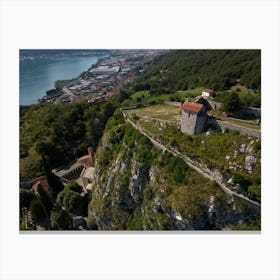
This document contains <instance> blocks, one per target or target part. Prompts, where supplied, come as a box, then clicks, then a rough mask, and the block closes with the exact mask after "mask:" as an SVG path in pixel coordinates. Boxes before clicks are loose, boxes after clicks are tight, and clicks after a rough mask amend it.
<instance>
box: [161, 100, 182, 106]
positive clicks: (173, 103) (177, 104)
mask: <svg viewBox="0 0 280 280" xmlns="http://www.w3.org/2000/svg"><path fill="white" fill-rule="evenodd" d="M164 104H168V105H172V106H177V107H181V105H182V103H181V102H173V101H164Z"/></svg>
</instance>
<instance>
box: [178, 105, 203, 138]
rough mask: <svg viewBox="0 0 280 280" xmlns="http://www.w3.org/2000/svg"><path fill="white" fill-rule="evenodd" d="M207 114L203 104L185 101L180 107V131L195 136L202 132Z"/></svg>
mask: <svg viewBox="0 0 280 280" xmlns="http://www.w3.org/2000/svg"><path fill="white" fill-rule="evenodd" d="M206 119H207V114H206V113H205V109H204V106H203V104H199V103H193V102H188V101H186V102H185V103H184V104H183V105H182V115H181V131H182V132H183V133H186V134H190V135H195V134H199V133H201V132H202V131H203V129H204V125H205V121H206Z"/></svg>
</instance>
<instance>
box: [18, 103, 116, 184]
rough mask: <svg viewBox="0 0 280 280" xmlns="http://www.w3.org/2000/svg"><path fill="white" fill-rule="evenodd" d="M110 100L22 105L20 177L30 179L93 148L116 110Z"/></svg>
mask: <svg viewBox="0 0 280 280" xmlns="http://www.w3.org/2000/svg"><path fill="white" fill-rule="evenodd" d="M113 110H114V108H113V106H112V105H111V104H110V103H109V102H108V101H105V100H104V101H99V102H95V103H94V104H89V103H87V102H77V103H71V104H49V105H42V104H38V105H31V106H21V107H20V178H21V180H31V179H34V178H36V177H38V176H41V175H43V174H44V172H45V170H44V166H43V162H42V157H44V160H45V162H44V164H46V163H48V166H49V167H50V168H54V167H56V166H58V165H60V164H63V163H66V162H69V161H71V160H73V159H75V158H77V157H80V156H82V155H84V154H85V152H86V150H87V147H88V146H92V147H93V148H94V149H95V148H96V147H97V145H98V141H99V139H100V137H101V136H102V132H103V129H104V127H105V124H106V122H107V120H108V118H109V117H110V116H111V115H112V113H113Z"/></svg>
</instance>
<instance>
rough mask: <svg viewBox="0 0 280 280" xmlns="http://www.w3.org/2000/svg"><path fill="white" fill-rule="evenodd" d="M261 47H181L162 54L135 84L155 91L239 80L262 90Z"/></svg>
mask: <svg viewBox="0 0 280 280" xmlns="http://www.w3.org/2000/svg"><path fill="white" fill-rule="evenodd" d="M260 66H261V51H260V50H178V51H175V52H170V53H168V54H167V55H163V56H160V57H159V58H158V59H156V60H155V61H154V63H153V65H152V66H151V67H150V68H149V69H148V70H147V71H146V72H145V73H143V74H142V75H141V76H140V77H139V78H138V79H137V80H136V81H135V83H134V84H133V89H134V90H135V91H140V90H150V92H151V93H154V94H164V93H173V92H176V91H177V90H187V89H194V88H196V87H200V86H204V87H209V88H212V89H214V90H216V91H222V90H225V89H229V88H230V87H231V86H233V85H235V84H236V83H237V82H239V83H240V84H241V85H244V86H246V87H247V88H250V89H253V90H255V91H260V89H261V67H260Z"/></svg>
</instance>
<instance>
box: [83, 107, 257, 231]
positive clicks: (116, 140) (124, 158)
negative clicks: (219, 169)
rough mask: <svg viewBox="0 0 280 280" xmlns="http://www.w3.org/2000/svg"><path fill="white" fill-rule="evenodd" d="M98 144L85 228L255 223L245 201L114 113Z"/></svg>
mask: <svg viewBox="0 0 280 280" xmlns="http://www.w3.org/2000/svg"><path fill="white" fill-rule="evenodd" d="M100 144H101V145H100V146H99V148H98V151H97V154H96V161H95V163H96V169H95V173H94V174H95V175H94V183H93V193H92V200H91V202H90V204H89V211H88V226H89V227H90V228H91V229H99V230H126V229H129V230H180V229H181V230H190V229H201V230H205V229H224V228H228V229H232V228H234V227H238V226H239V225H240V224H243V226H244V228H247V229H250V227H251V226H252V225H251V224H252V222H254V221H256V220H255V219H256V218H257V217H255V216H254V215H253V213H252V212H251V210H250V209H249V208H248V207H247V206H246V205H245V204H243V203H242V202H240V201H237V200H234V199H232V198H230V196H228V195H227V194H225V193H224V192H223V191H222V190H221V189H220V188H219V187H217V185H216V184H215V183H214V182H211V181H210V180H207V179H205V178H204V177H202V176H201V175H200V174H199V173H197V172H196V171H194V170H192V169H190V168H189V167H188V166H187V165H186V164H185V163H184V161H182V160H181V159H179V158H177V157H175V156H173V155H172V154H170V153H169V152H162V151H161V150H159V149H157V148H155V147H154V146H153V144H152V143H151V142H150V140H149V139H148V138H146V137H145V136H143V135H142V134H141V133H140V132H138V131H137V130H136V129H134V128H133V127H132V126H131V125H130V124H127V123H126V122H125V121H124V119H123V117H122V115H121V113H120V111H116V112H115V114H114V116H113V117H112V118H111V119H110V120H109V122H108V124H107V126H106V129H105V131H104V135H103V137H102V140H101V143H100ZM248 220H250V223H251V224H248ZM257 228H258V227H257Z"/></svg>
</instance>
